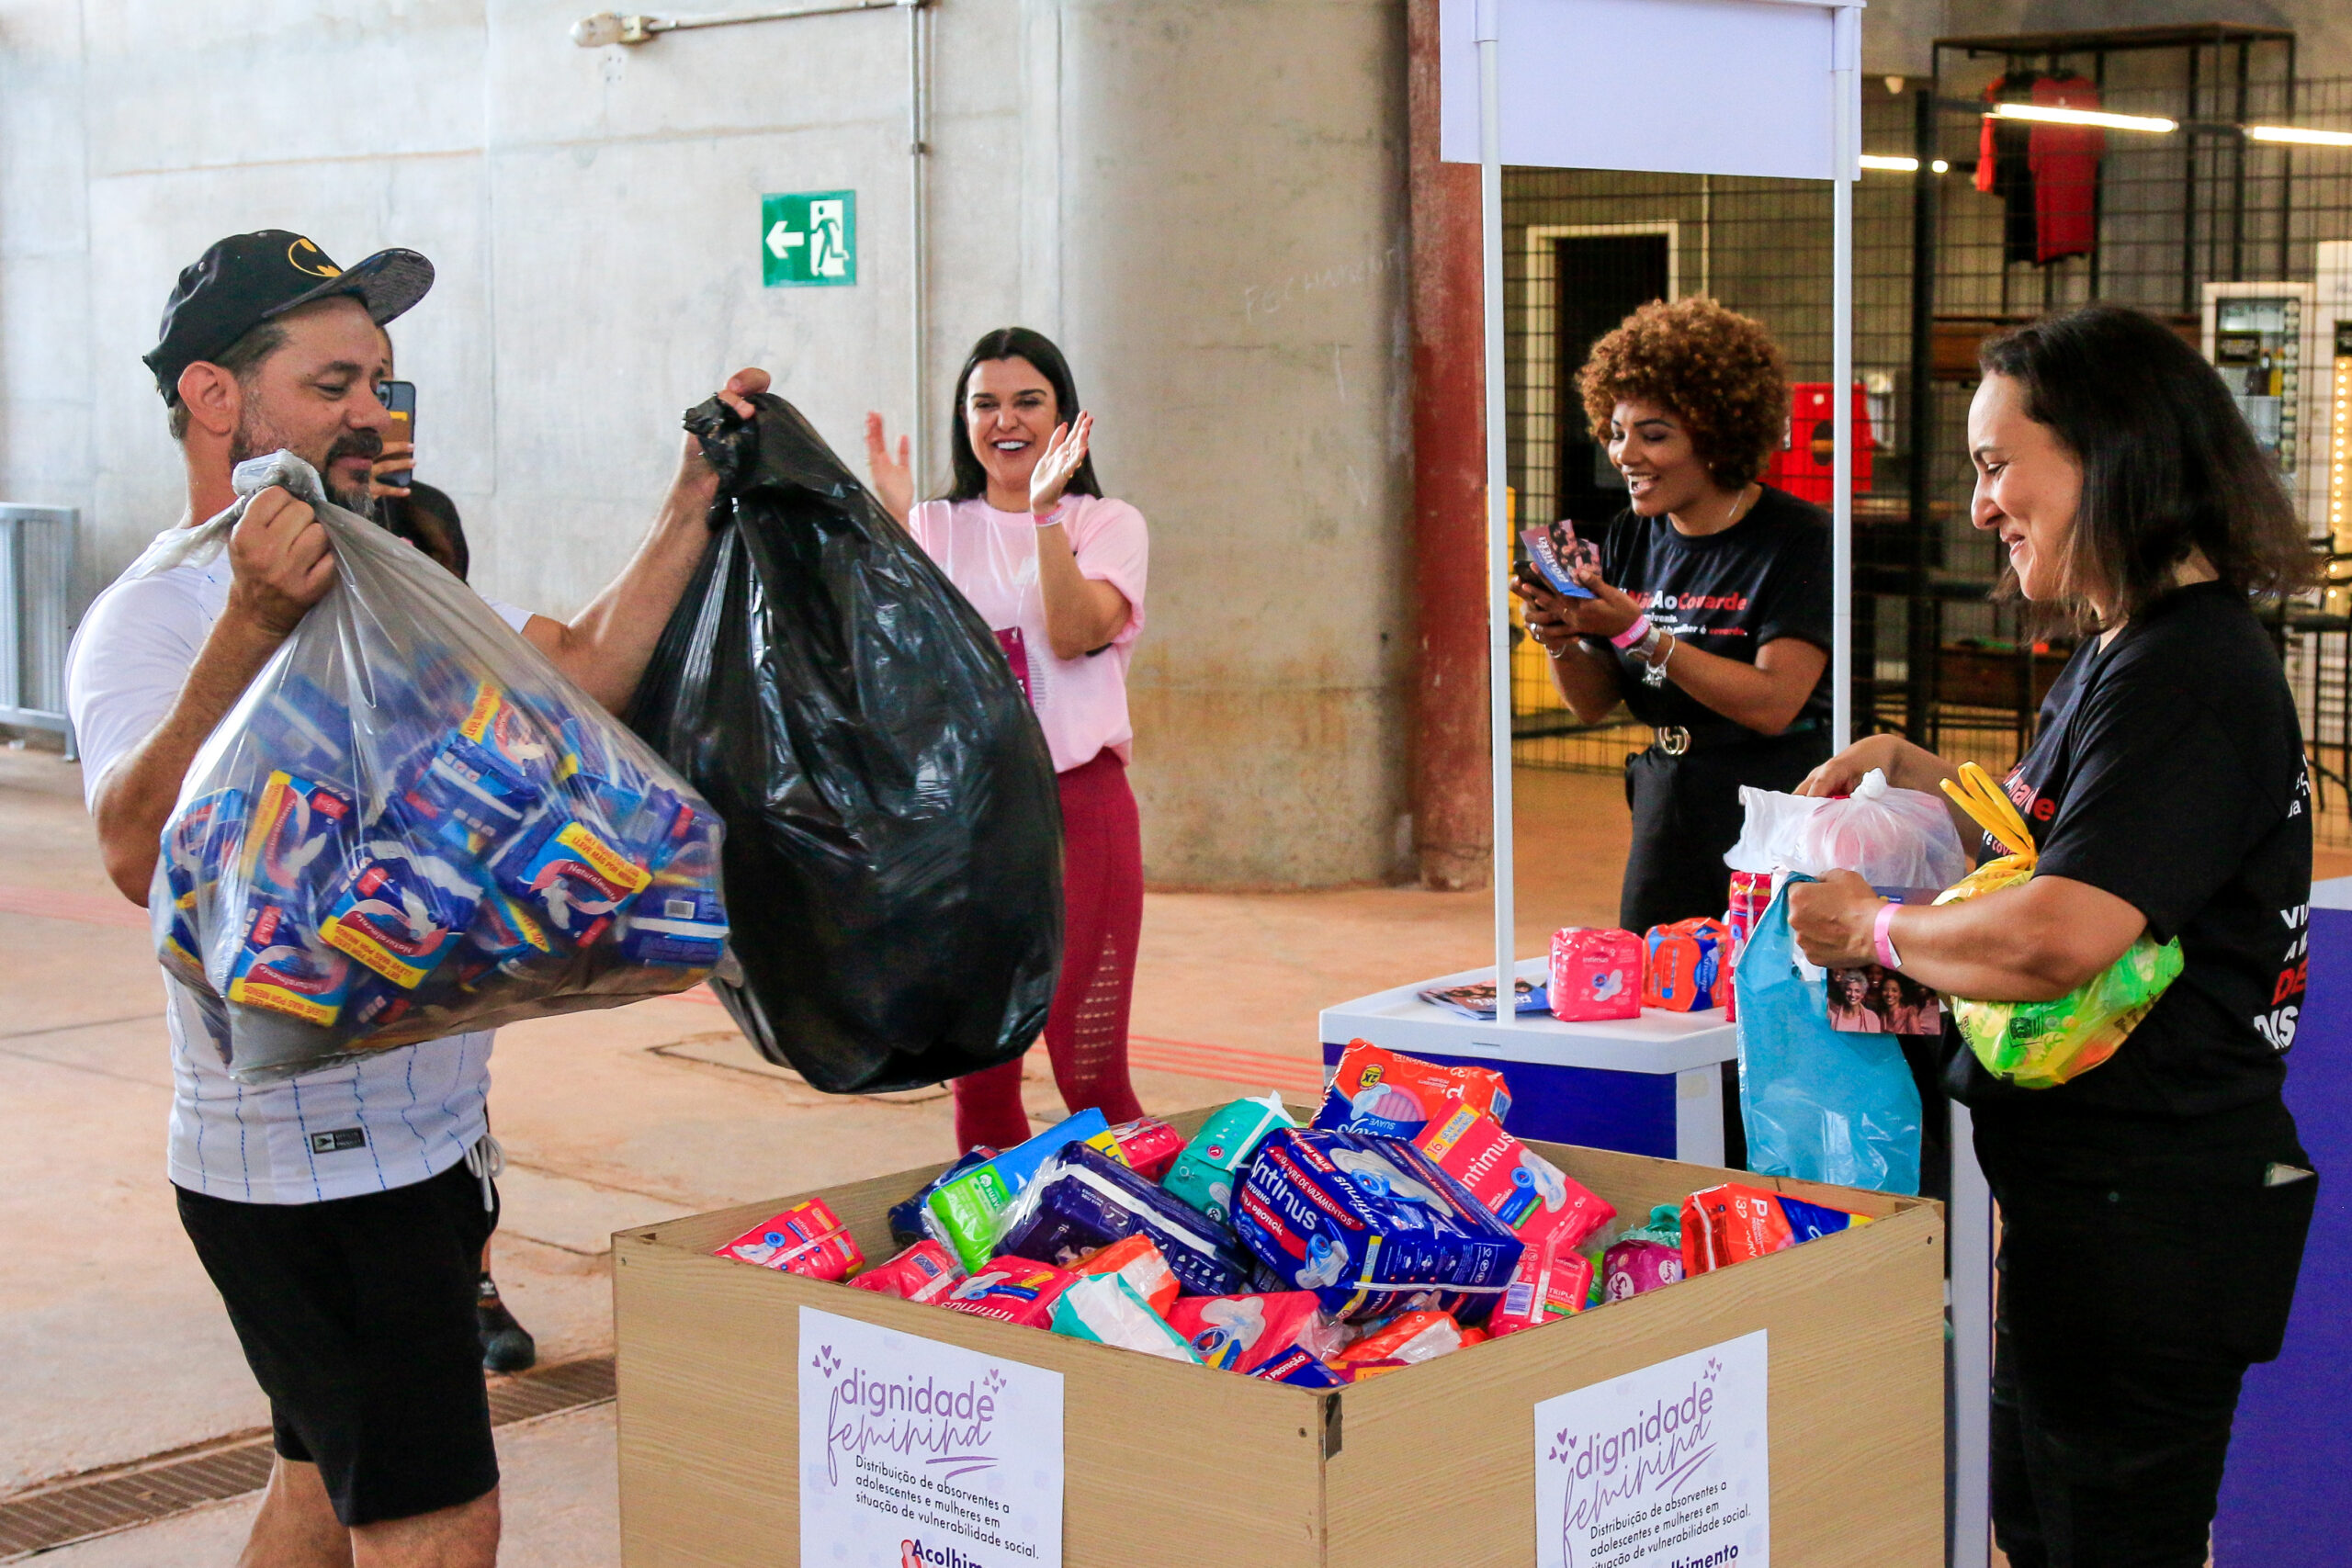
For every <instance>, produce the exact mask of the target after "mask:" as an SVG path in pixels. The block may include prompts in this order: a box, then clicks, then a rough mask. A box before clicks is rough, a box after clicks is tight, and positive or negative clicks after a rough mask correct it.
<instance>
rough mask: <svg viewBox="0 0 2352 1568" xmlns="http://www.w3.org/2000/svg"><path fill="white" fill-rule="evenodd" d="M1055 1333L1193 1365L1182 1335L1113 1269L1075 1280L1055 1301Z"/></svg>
mask: <svg viewBox="0 0 2352 1568" xmlns="http://www.w3.org/2000/svg"><path fill="white" fill-rule="evenodd" d="M1053 1326H1054V1332H1055V1333H1057V1334H1064V1335H1068V1336H1069V1337H1070V1338H1072V1339H1091V1340H1092V1341H1094V1343H1096V1344H1097V1345H1117V1346H1120V1347H1122V1348H1125V1349H1129V1350H1140V1351H1142V1352H1143V1353H1144V1354H1145V1355H1147V1356H1159V1357H1162V1358H1165V1359H1168V1360H1170V1361H1191V1362H1193V1363H1194V1364H1196V1365H1197V1364H1198V1363H1199V1361H1200V1357H1198V1356H1196V1355H1194V1354H1193V1348H1192V1346H1191V1345H1189V1344H1187V1343H1186V1342H1185V1339H1184V1337H1183V1336H1182V1334H1179V1333H1177V1332H1176V1330H1174V1329H1173V1328H1170V1326H1168V1323H1167V1320H1166V1319H1164V1318H1162V1317H1161V1316H1160V1315H1159V1314H1158V1313H1156V1312H1154V1311H1152V1310H1151V1304H1150V1303H1148V1302H1146V1301H1145V1300H1144V1299H1143V1298H1142V1297H1141V1296H1139V1295H1137V1294H1136V1289H1135V1287H1134V1286H1133V1285H1130V1284H1128V1283H1127V1282H1126V1281H1125V1280H1122V1279H1121V1278H1119V1276H1117V1275H1116V1274H1093V1275H1088V1276H1086V1277H1084V1278H1081V1279H1080V1280H1077V1281H1076V1282H1075V1283H1073V1284H1072V1285H1071V1286H1070V1287H1069V1289H1068V1290H1066V1291H1064V1292H1062V1293H1061V1294H1060V1295H1059V1296H1058V1297H1057V1298H1056V1299H1055V1302H1054V1321H1053Z"/></svg>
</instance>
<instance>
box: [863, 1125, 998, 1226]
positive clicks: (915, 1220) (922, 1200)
mask: <svg viewBox="0 0 2352 1568" xmlns="http://www.w3.org/2000/svg"><path fill="white" fill-rule="evenodd" d="M996 1154H997V1152H996V1150H994V1149H992V1148H990V1147H989V1146H988V1145H986V1144H975V1145H973V1146H972V1147H971V1148H969V1149H967V1150H966V1151H965V1153H964V1157H963V1158H961V1159H959V1160H957V1161H956V1163H955V1164H954V1165H951V1166H949V1167H948V1168H946V1169H945V1170H943V1171H941V1172H940V1173H939V1174H938V1175H937V1176H934V1177H933V1178H932V1179H930V1180H929V1181H926V1182H924V1183H923V1184H922V1186H921V1187H919V1188H917V1189H916V1190H914V1191H913V1192H912V1193H910V1194H909V1195H908V1196H907V1197H905V1198H902V1199H900V1200H899V1201H898V1202H896V1203H893V1204H891V1205H890V1213H889V1223H890V1239H891V1240H892V1241H895V1242H897V1243H898V1244H899V1246H900V1247H912V1246H913V1245H914V1244H915V1243H917V1242H919V1241H922V1240H924V1239H925V1238H927V1237H929V1236H930V1235H931V1232H930V1231H929V1230H927V1229H925V1228H924V1226H923V1223H922V1212H923V1206H924V1205H925V1204H927V1203H928V1202H930V1201H931V1195H932V1194H933V1193H934V1192H936V1191H938V1190H940V1189H941V1188H943V1187H944V1186H946V1185H947V1184H948V1183H949V1182H951V1181H953V1180H955V1179H956V1178H957V1177H959V1176H961V1175H963V1174H964V1173H965V1172H966V1171H967V1170H969V1169H971V1168H973V1167H974V1166H976V1165H980V1164H984V1163H985V1162H987V1161H989V1160H992V1159H994V1158H996Z"/></svg>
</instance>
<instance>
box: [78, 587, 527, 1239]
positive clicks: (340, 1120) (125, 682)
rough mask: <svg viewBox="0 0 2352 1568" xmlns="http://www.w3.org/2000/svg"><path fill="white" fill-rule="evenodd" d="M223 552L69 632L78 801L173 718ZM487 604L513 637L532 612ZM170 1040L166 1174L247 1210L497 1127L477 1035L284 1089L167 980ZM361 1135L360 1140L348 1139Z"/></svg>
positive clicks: (223, 597) (485, 1054) (338, 1186)
mask: <svg viewBox="0 0 2352 1568" xmlns="http://www.w3.org/2000/svg"><path fill="white" fill-rule="evenodd" d="M229 585H230V566H229V558H228V554H227V552H226V551H225V550H224V551H222V552H220V554H218V555H216V556H214V557H213V558H212V559H211V560H209V561H208V562H205V563H203V564H201V565H195V564H190V565H183V566H176V567H173V568H170V569H169V570H164V571H161V572H157V573H156V574H155V575H153V576H152V577H143V578H138V579H128V578H123V579H117V580H116V581H115V583H114V585H113V586H112V587H110V588H108V589H107V591H106V592H103V593H101V594H99V595H98V598H97V600H96V603H95V604H92V605H91V606H90V608H89V612H88V614H86V615H84V616H83V617H82V624H81V626H79V627H78V628H76V630H75V631H74V647H73V650H72V652H71V653H70V654H69V655H68V656H67V670H66V705H67V708H68V710H69V711H70V712H71V714H72V716H73V719H74V738H75V739H76V740H77V741H78V742H79V743H80V746H81V750H82V780H83V795H84V799H85V801H86V800H88V799H89V798H90V797H91V795H92V794H93V792H94V791H95V790H96V785H97V781H98V780H99V779H100V778H101V777H102V776H104V774H105V773H106V771H107V767H108V766H109V765H110V764H112V763H113V761H115V759H117V758H118V757H120V756H121V755H122V754H123V753H124V752H125V751H128V750H130V749H131V748H132V747H134V746H136V745H138V744H139V743H140V742H141V740H144V739H146V738H147V737H148V736H149V735H150V734H152V733H153V730H154V728H155V727H156V726H157V725H158V724H160V723H162V722H163V720H164V716H165V715H166V714H168V713H169V712H170V711H171V707H172V704H173V703H174V702H175V700H177V698H178V696H179V693H180V688H181V686H182V685H184V684H185V683H186V682H187V676H188V671H190V670H192V669H194V668H195V666H196V657H197V654H198V650H200V649H202V648H203V647H204V641H205V638H206V637H209V636H210V635H211V632H212V624H213V622H215V621H217V620H219V619H220V612H221V611H222V610H223V609H224V608H225V607H226V606H227V604H228V602H229ZM490 604H491V607H492V609H494V610H496V611H497V612H498V614H499V615H500V616H501V617H502V618H503V620H504V621H505V622H506V624H507V625H509V626H513V627H514V628H515V630H517V631H520V630H522V629H523V623H524V622H525V621H526V620H528V619H529V618H530V616H529V615H528V613H527V612H526V611H522V610H518V609H515V607H514V606H513V605H511V604H499V603H498V602H497V601H496V600H492V601H490ZM163 979H164V998H165V1007H164V1020H165V1023H166V1026H167V1028H168V1029H169V1031H170V1033H171V1041H172V1086H173V1093H172V1124H171V1153H170V1161H169V1164H170V1171H171V1179H172V1180H173V1182H174V1183H175V1185H177V1186H180V1187H184V1188H187V1190H190V1191H192V1192H202V1193H206V1194H209V1195H210V1196H212V1197H215V1198H226V1199H230V1200H232V1201H239V1202H251V1203H317V1202H322V1201H326V1200H328V1199H331V1198H349V1197H353V1196H355V1195H356V1194H358V1193H362V1192H380V1191H385V1190H389V1189H391V1188H395V1187H406V1186H409V1185H411V1184H412V1183H414V1182H418V1181H423V1180H424V1179H427V1178H429V1177H434V1176H437V1175H439V1174H440V1173H441V1172H442V1171H444V1170H447V1169H448V1168H449V1167H451V1166H453V1165H455V1164H457V1163H458V1161H459V1160H460V1159H462V1158H464V1157H465V1153H466V1151H467V1150H468V1149H469V1148H470V1147H472V1146H473V1145H475V1144H476V1143H478V1142H480V1141H481V1137H482V1135H483V1134H484V1133H486V1132H487V1131H488V1130H489V1120H488V1114H487V1111H486V1106H487V1103H488V1100H489V1096H490V1045H491V1040H492V1033H491V1032H487V1031H484V1032H478V1033H471V1034H456V1035H451V1036H450V1037H448V1038H447V1039H445V1040H434V1041H428V1042H426V1043H424V1044H422V1045H413V1046H409V1047H406V1048H405V1049H401V1050H396V1051H387V1052H384V1053H382V1054H381V1055H373V1056H368V1057H363V1058H362V1059H360V1060H359V1061H357V1062H353V1063H346V1064H345V1065H344V1066H335V1067H326V1068H322V1069H321V1070H320V1071H318V1072H314V1073H303V1074H301V1075H300V1076H299V1077H292V1078H288V1079H285V1080H283V1081H281V1082H278V1083H271V1084H259V1085H249V1084H241V1083H239V1082H238V1081H237V1080H236V1079H235V1078H233V1077H230V1076H229V1071H228V1069H227V1067H226V1066H223V1065H222V1063H221V1061H220V1052H219V1051H218V1050H216V1049H215V1048H214V1046H213V1044H212V1041H211V1038H210V1037H209V1035H208V1034H207V1033H206V1032H205V1027H204V1021H203V1017H202V1015H201V1014H200V1013H199V1012H198V1010H197V1007H196V1003H195V1000H194V998H191V997H190V996H189V995H188V994H187V991H186V990H185V988H184V987H181V985H180V983H179V982H178V981H176V980H175V979H173V978H172V977H171V976H168V975H165V976H163ZM355 1133H356V1134H357V1136H354V1135H353V1134H355Z"/></svg>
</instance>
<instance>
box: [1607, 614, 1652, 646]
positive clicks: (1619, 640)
mask: <svg viewBox="0 0 2352 1568" xmlns="http://www.w3.org/2000/svg"><path fill="white" fill-rule="evenodd" d="M1649 635H1650V618H1649V617H1648V616H1647V615H1635V616H1634V624H1633V625H1632V626H1627V627H1626V628H1625V629H1624V630H1623V631H1622V632H1619V633H1618V634H1617V635H1616V636H1615V637H1611V638H1610V639H1609V646H1610V647H1611V648H1631V647H1633V646H1634V644H1635V643H1637V642H1639V641H1641V640H1642V638H1644V637H1647V636H1649Z"/></svg>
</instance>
